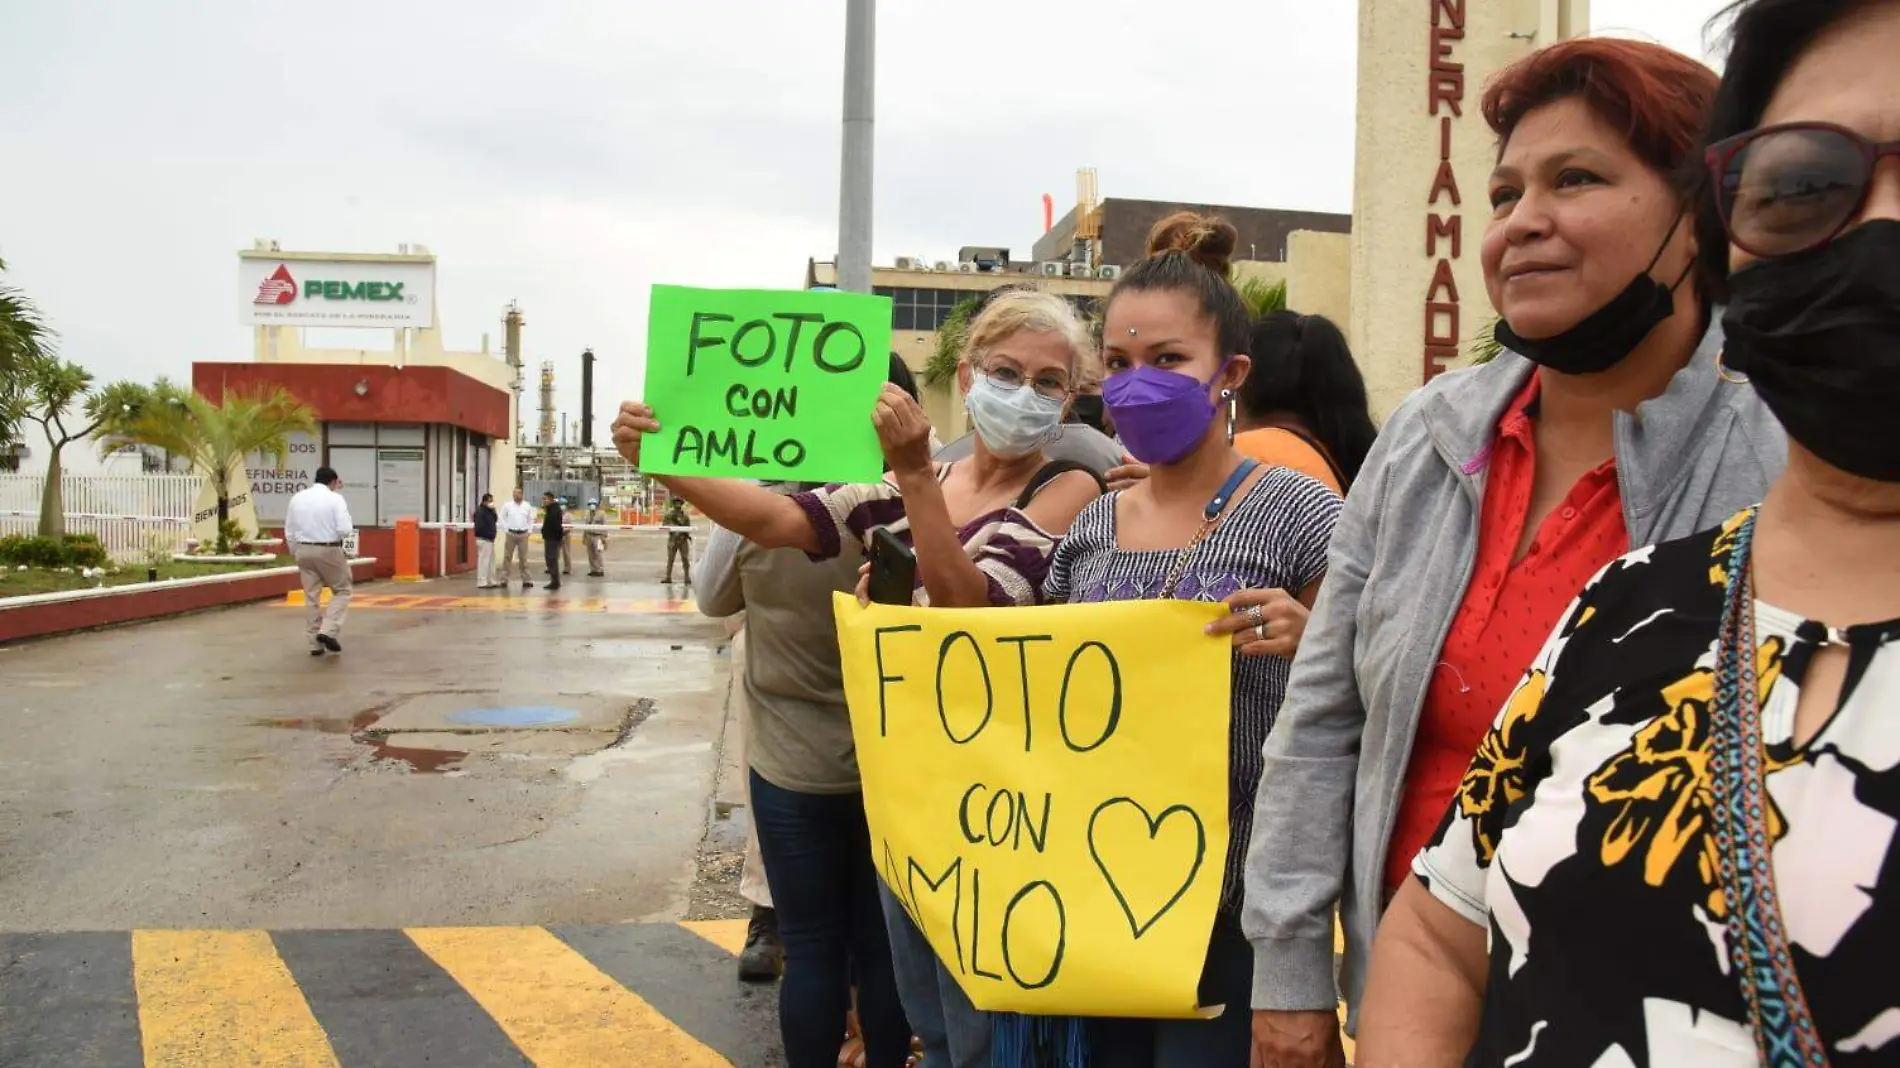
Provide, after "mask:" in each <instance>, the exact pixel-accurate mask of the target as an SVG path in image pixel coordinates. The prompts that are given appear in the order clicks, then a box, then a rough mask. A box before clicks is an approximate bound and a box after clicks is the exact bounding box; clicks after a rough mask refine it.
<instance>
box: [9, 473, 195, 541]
mask: <svg viewBox="0 0 1900 1068" xmlns="http://www.w3.org/2000/svg"><path fill="white" fill-rule="evenodd" d="M203 481H204V479H203V476H201V475H66V476H64V477H62V478H61V479H60V487H59V489H60V495H61V498H62V499H61V502H60V503H61V505H62V510H63V511H64V512H65V513H66V531H67V533H70V534H81V533H86V534H96V535H98V537H99V540H100V541H101V542H103V543H104V544H105V547H106V552H107V553H109V554H110V555H111V556H112V557H113V558H114V559H116V560H135V559H137V558H139V557H142V556H144V555H145V554H146V553H147V552H149V551H152V550H154V549H156V550H159V551H162V552H164V553H166V554H168V555H169V554H171V553H175V552H182V551H183V550H184V548H185V536H186V534H188V533H189V532H190V529H191V507H192V505H193V504H194V503H195V502H196V501H197V499H198V491H199V488H200V487H201V485H202V484H203ZM45 491H46V479H45V477H44V476H41V475H0V536H4V535H7V534H32V533H35V532H37V531H38V529H39V515H40V499H41V496H42V495H43V494H44V493H45Z"/></svg>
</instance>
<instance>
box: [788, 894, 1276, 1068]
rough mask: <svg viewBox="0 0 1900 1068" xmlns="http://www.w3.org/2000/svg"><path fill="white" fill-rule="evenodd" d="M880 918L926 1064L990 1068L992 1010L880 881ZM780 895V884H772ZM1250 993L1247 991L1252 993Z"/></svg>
mask: <svg viewBox="0 0 1900 1068" xmlns="http://www.w3.org/2000/svg"><path fill="white" fill-rule="evenodd" d="M878 891H879V893H881V894H882V895H883V896H884V920H885V923H886V924H887V925H888V926H889V928H890V935H891V962H892V963H893V964H894V965H895V966H896V968H897V991H898V993H899V994H902V995H903V997H904V1012H905V1014H906V1015H907V1016H908V1017H909V1018H910V1024H911V1026H912V1027H914V1028H916V1030H917V1038H918V1039H919V1040H920V1041H921V1042H923V1044H924V1064H925V1065H927V1066H929V1068H989V1064H990V1014H989V1013H987V1012H984V1011H982V1010H981V1009H978V1008H977V1007H976V1006H975V1005H972V1004H970V999H969V998H968V997H967V996H965V995H964V993H963V988H962V987H960V986H958V985H957V980H956V977H955V976H953V975H951V974H950V969H948V968H946V967H944V966H943V962H942V961H940V960H938V959H937V951H936V950H934V949H931V948H930V942H929V940H928V939H926V938H924V933H923V932H922V931H919V930H918V929H917V925H916V924H914V923H912V922H911V919H910V913H908V912H905V911H904V906H903V905H901V904H899V903H898V900H897V896H896V895H895V894H893V893H891V891H890V888H889V887H887V886H884V885H883V883H882V882H880V883H879V884H878ZM772 892H773V893H775V894H776V893H778V884H777V883H773V884H772ZM1251 993H1252V992H1251V991H1249V995H1251Z"/></svg>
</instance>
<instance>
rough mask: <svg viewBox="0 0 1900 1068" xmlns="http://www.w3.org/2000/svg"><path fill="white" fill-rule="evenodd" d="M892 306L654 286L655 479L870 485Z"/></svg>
mask: <svg viewBox="0 0 1900 1068" xmlns="http://www.w3.org/2000/svg"><path fill="white" fill-rule="evenodd" d="M890 350H891V302H890V298H888V297H870V296H865V295H863V294H860V293H831V292H818V293H809V292H804V291H789V292H787V291H778V290H760V289H687V288H684V287H682V286H654V287H653V299H652V303H651V305H650V306H649V308H648V311H647V373H646V402H647V404H648V405H650V406H651V407H652V408H653V417H654V418H655V419H657V420H659V423H660V432H659V433H657V434H652V435H649V436H648V437H647V439H646V440H645V441H644V442H642V444H641V446H640V468H641V470H643V471H645V472H647V473H649V474H656V475H700V476H708V477H713V478H756V479H786V480H796V481H800V482H875V481H877V479H878V478H879V477H880V475H881V474H882V472H883V469H884V457H883V454H882V453H881V452H880V451H879V449H878V445H877V431H876V430H874V429H872V427H871V412H872V409H874V408H875V407H876V406H877V396H878V393H879V391H881V390H882V389H883V387H884V382H885V380H886V379H887V378H889V377H890Z"/></svg>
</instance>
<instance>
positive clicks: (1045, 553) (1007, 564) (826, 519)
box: [792, 463, 1061, 606]
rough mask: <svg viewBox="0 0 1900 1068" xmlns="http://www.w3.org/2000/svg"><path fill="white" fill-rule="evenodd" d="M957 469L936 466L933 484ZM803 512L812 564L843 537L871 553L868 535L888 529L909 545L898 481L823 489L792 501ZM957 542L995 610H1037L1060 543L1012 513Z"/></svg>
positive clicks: (978, 524)
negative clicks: (813, 545) (814, 538)
mask: <svg viewBox="0 0 1900 1068" xmlns="http://www.w3.org/2000/svg"><path fill="white" fill-rule="evenodd" d="M955 466H956V465H955V464H953V463H951V464H939V465H937V483H938V485H942V484H943V480H944V479H945V478H948V477H949V475H950V469H951V468H952V467H955ZM792 500H794V501H796V502H798V506H799V507H800V508H803V509H804V510H805V514H806V515H807V516H808V517H810V519H811V525H812V528H813V529H814V530H816V531H817V532H818V552H817V553H815V554H813V557H812V558H813V559H815V560H829V559H831V558H832V557H834V556H837V555H838V553H839V552H840V551H841V549H842V548H843V545H844V535H845V532H847V531H849V532H850V535H851V537H852V538H853V539H854V540H856V541H858V542H860V543H862V544H863V545H864V549H865V553H866V554H867V555H869V553H870V549H871V532H872V531H874V530H876V529H877V528H879V527H887V528H889V529H890V532H891V533H892V534H894V535H896V536H897V538H898V540H900V541H902V542H903V543H904V545H905V546H906V547H913V546H912V545H911V536H910V519H909V517H907V516H906V515H905V514H904V498H903V497H902V496H900V495H899V493H898V489H897V481H896V477H895V476H893V475H889V474H886V475H885V476H884V480H883V481H881V482H867V483H850V484H845V485H832V486H825V487H824V488H822V489H815V490H810V491H808V492H805V493H797V494H793V495H792ZM957 540H958V541H960V542H962V543H963V548H964V551H965V552H967V553H969V554H970V559H972V560H974V561H975V562H976V566H977V570H979V571H981V572H983V576H984V577H985V578H986V579H988V580H989V589H990V603H991V604H993V605H1000V606H1008V605H1026V604H1036V603H1037V602H1038V600H1039V599H1040V595H1041V592H1042V580H1043V576H1044V575H1045V574H1047V573H1048V570H1049V556H1050V554H1051V553H1052V552H1054V551H1055V547H1056V543H1057V542H1058V541H1060V540H1061V539H1060V538H1059V537H1058V536H1057V535H1054V534H1050V533H1049V532H1047V531H1045V530H1043V529H1042V528H1041V527H1039V526H1037V525H1036V524H1035V522H1034V521H1033V520H1031V519H1030V518H1029V517H1028V516H1026V515H1024V514H1023V513H1022V512H1021V511H1018V510H1017V509H1015V508H1013V507H1012V508H998V509H996V510H995V511H991V512H985V513H984V514H982V515H980V516H977V517H976V518H975V519H972V520H970V521H969V522H967V523H965V524H963V526H961V527H959V528H958V529H957ZM916 600H917V603H918V604H920V605H928V604H929V603H930V595H929V594H928V593H926V592H925V591H924V588H923V572H922V571H921V570H920V571H919V572H918V576H917V598H916Z"/></svg>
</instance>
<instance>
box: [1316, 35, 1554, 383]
mask: <svg viewBox="0 0 1900 1068" xmlns="http://www.w3.org/2000/svg"><path fill="white" fill-rule="evenodd" d="M1589 24H1590V16H1589V0H1359V96H1358V140H1357V144H1356V146H1355V162H1354V176H1353V206H1352V323H1351V334H1352V345H1353V353H1354V355H1356V356H1357V357H1358V360H1359V365H1360V367H1361V368H1362V369H1363V370H1364V371H1365V375H1366V387H1367V389H1368V390H1369V391H1370V393H1371V395H1372V407H1373V413H1374V415H1375V416H1376V417H1378V418H1380V419H1383V418H1384V417H1385V416H1386V415H1388V414H1390V413H1391V411H1392V410H1393V409H1394V408H1396V407H1398V405H1399V402H1400V401H1402V400H1404V399H1405V396H1406V395H1407V394H1408V393H1410V392H1411V391H1413V390H1414V389H1417V388H1418V387H1419V386H1420V385H1422V384H1424V383H1425V382H1427V381H1430V380H1431V378H1432V377H1433V376H1434V375H1436V374H1439V373H1440V372H1442V371H1445V370H1447V369H1449V368H1451V367H1453V366H1456V365H1459V364H1461V363H1462V360H1463V352H1464V350H1465V348H1466V345H1467V343H1468V342H1469V341H1470V339H1471V338H1472V337H1473V336H1474V335H1476V334H1477V333H1479V332H1480V331H1481V330H1483V329H1484V328H1485V327H1486V325H1487V324H1489V323H1490V321H1491V318H1492V315H1493V314H1494V313H1493V312H1492V310H1491V302H1490V300H1489V298H1488V297H1487V296H1486V295H1485V289H1484V273H1483V270H1482V269H1481V268H1480V266H1479V263H1478V245H1479V242H1480V241H1481V240H1482V239H1483V236H1484V229H1485V225H1486V223H1487V222H1489V220H1490V217H1491V205H1490V200H1489V197H1488V196H1487V193H1486V182H1487V180H1488V178H1489V176H1490V174H1491V168H1492V166H1493V164H1494V163H1495V162H1496V160H1497V141H1496V138H1495V137H1494V136H1493V135H1492V133H1491V131H1490V129H1489V128H1487V127H1486V126H1485V124H1484V116H1483V115H1481V114H1480V113H1479V100H1480V96H1481V94H1482V92H1483V89H1484V83H1485V81H1486V80H1487V79H1489V78H1490V77H1491V76H1492V75H1493V74H1495V73H1497V72H1498V71H1499V70H1501V69H1503V68H1504V67H1506V66H1508V65H1509V64H1510V63H1512V62H1513V61H1515V60H1517V59H1519V58H1520V57H1522V56H1524V55H1525V54H1527V53H1528V52H1530V51H1531V50H1532V49H1533V48H1539V47H1542V46H1544V45H1548V44H1552V43H1554V42H1556V41H1559V40H1562V39H1564V38H1566V37H1574V36H1577V35H1580V34H1582V33H1585V32H1587V31H1588V29H1589Z"/></svg>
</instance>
